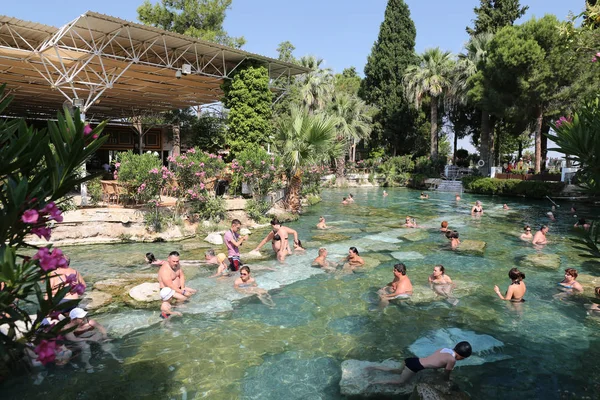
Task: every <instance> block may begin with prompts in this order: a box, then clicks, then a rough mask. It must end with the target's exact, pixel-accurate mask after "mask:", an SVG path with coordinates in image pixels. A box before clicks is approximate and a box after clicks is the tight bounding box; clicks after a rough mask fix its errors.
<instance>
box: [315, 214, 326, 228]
mask: <svg viewBox="0 0 600 400" xmlns="http://www.w3.org/2000/svg"><path fill="white" fill-rule="evenodd" d="M327 228H329V227H328V226H327V224H326V223H325V217H323V216H320V217H319V223H318V224H317V229H327Z"/></svg>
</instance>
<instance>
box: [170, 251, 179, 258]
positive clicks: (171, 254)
mask: <svg viewBox="0 0 600 400" xmlns="http://www.w3.org/2000/svg"><path fill="white" fill-rule="evenodd" d="M171 256H175V257H179V252H178V251H172V252H170V253H169V257H171Z"/></svg>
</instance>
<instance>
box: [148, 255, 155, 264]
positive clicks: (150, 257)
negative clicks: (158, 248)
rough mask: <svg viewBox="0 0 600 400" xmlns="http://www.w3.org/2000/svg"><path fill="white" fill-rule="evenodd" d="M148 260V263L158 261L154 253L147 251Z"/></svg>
mask: <svg viewBox="0 0 600 400" xmlns="http://www.w3.org/2000/svg"><path fill="white" fill-rule="evenodd" d="M146 261H147V262H148V264H152V263H153V262H154V261H156V257H154V254H152V253H150V252H148V253H146Z"/></svg>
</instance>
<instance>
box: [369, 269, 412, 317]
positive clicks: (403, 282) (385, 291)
mask: <svg viewBox="0 0 600 400" xmlns="http://www.w3.org/2000/svg"><path fill="white" fill-rule="evenodd" d="M393 272H394V280H393V281H391V282H390V283H388V284H387V286H385V287H383V288H381V289H380V290H379V291H378V292H377V293H378V294H379V297H380V299H381V303H380V306H381V307H386V306H387V305H388V304H389V302H390V300H393V299H398V298H405V297H410V296H411V295H412V293H413V286H412V283H411V282H410V279H409V278H408V276H407V275H406V265H404V264H403V263H398V264H396V265H394V269H393Z"/></svg>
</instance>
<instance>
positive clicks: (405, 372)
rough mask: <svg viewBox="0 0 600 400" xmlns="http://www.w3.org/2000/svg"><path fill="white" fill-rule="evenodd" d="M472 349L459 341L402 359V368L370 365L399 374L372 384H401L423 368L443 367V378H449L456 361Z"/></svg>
mask: <svg viewBox="0 0 600 400" xmlns="http://www.w3.org/2000/svg"><path fill="white" fill-rule="evenodd" d="M472 352H473V349H472V348H471V344H470V343H469V342H460V343H458V344H457V345H456V346H454V349H448V348H443V349H439V350H437V351H436V352H435V353H433V354H432V355H430V356H428V357H425V358H417V357H411V358H407V359H406V360H404V368H403V369H397V368H386V367H371V368H369V369H371V370H379V371H388V372H391V373H393V374H400V377H399V378H397V379H391V380H387V381H376V382H373V383H372V384H373V385H387V384H396V385H402V384H404V383H406V382H408V381H409V380H410V379H411V378H412V377H413V376H414V375H415V374H416V373H417V372H419V371H422V370H424V369H438V368H444V372H445V376H444V378H445V379H446V380H447V381H448V380H450V373H451V372H452V370H453V369H454V366H455V365H456V362H457V361H460V360H464V359H465V358H468V357H470V356H471V353H472Z"/></svg>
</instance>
